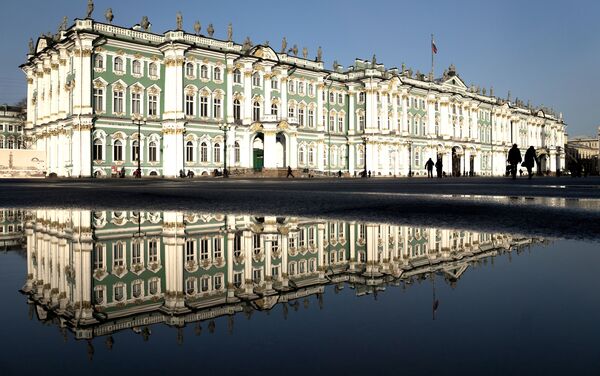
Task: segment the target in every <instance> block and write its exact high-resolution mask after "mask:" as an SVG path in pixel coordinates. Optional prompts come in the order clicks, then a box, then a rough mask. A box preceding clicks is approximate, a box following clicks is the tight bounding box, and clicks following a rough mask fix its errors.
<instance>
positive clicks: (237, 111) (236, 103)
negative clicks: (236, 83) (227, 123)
mask: <svg viewBox="0 0 600 376" xmlns="http://www.w3.org/2000/svg"><path fill="white" fill-rule="evenodd" d="M241 118H242V107H241V105H240V100H239V99H234V100H233V120H240V119H241Z"/></svg>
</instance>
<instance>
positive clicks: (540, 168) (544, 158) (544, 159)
mask: <svg viewBox="0 0 600 376" xmlns="http://www.w3.org/2000/svg"><path fill="white" fill-rule="evenodd" d="M547 170H548V154H545V153H544V154H540V155H539V156H538V160H537V174H538V175H544V174H545V173H546V171H547Z"/></svg>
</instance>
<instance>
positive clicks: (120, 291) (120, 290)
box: [114, 284, 125, 302]
mask: <svg viewBox="0 0 600 376" xmlns="http://www.w3.org/2000/svg"><path fill="white" fill-rule="evenodd" d="M114 297H115V300H116V301H117V302H120V301H122V300H123V299H125V287H124V286H123V284H118V285H116V286H115V287H114Z"/></svg>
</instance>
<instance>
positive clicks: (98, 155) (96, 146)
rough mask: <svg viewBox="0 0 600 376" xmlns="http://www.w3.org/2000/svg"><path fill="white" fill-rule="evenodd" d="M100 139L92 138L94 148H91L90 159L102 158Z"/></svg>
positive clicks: (97, 159)
mask: <svg viewBox="0 0 600 376" xmlns="http://www.w3.org/2000/svg"><path fill="white" fill-rule="evenodd" d="M102 152H103V150H102V140H100V139H99V138H96V139H95V140H94V148H93V149H92V159H94V160H95V161H101V160H103V159H104V158H103V153H102Z"/></svg>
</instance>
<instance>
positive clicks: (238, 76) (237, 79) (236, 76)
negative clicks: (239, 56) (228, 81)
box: [233, 69, 242, 84]
mask: <svg viewBox="0 0 600 376" xmlns="http://www.w3.org/2000/svg"><path fill="white" fill-rule="evenodd" d="M233 83H235V84H241V83H242V72H240V70H239V69H236V70H234V71H233Z"/></svg>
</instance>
